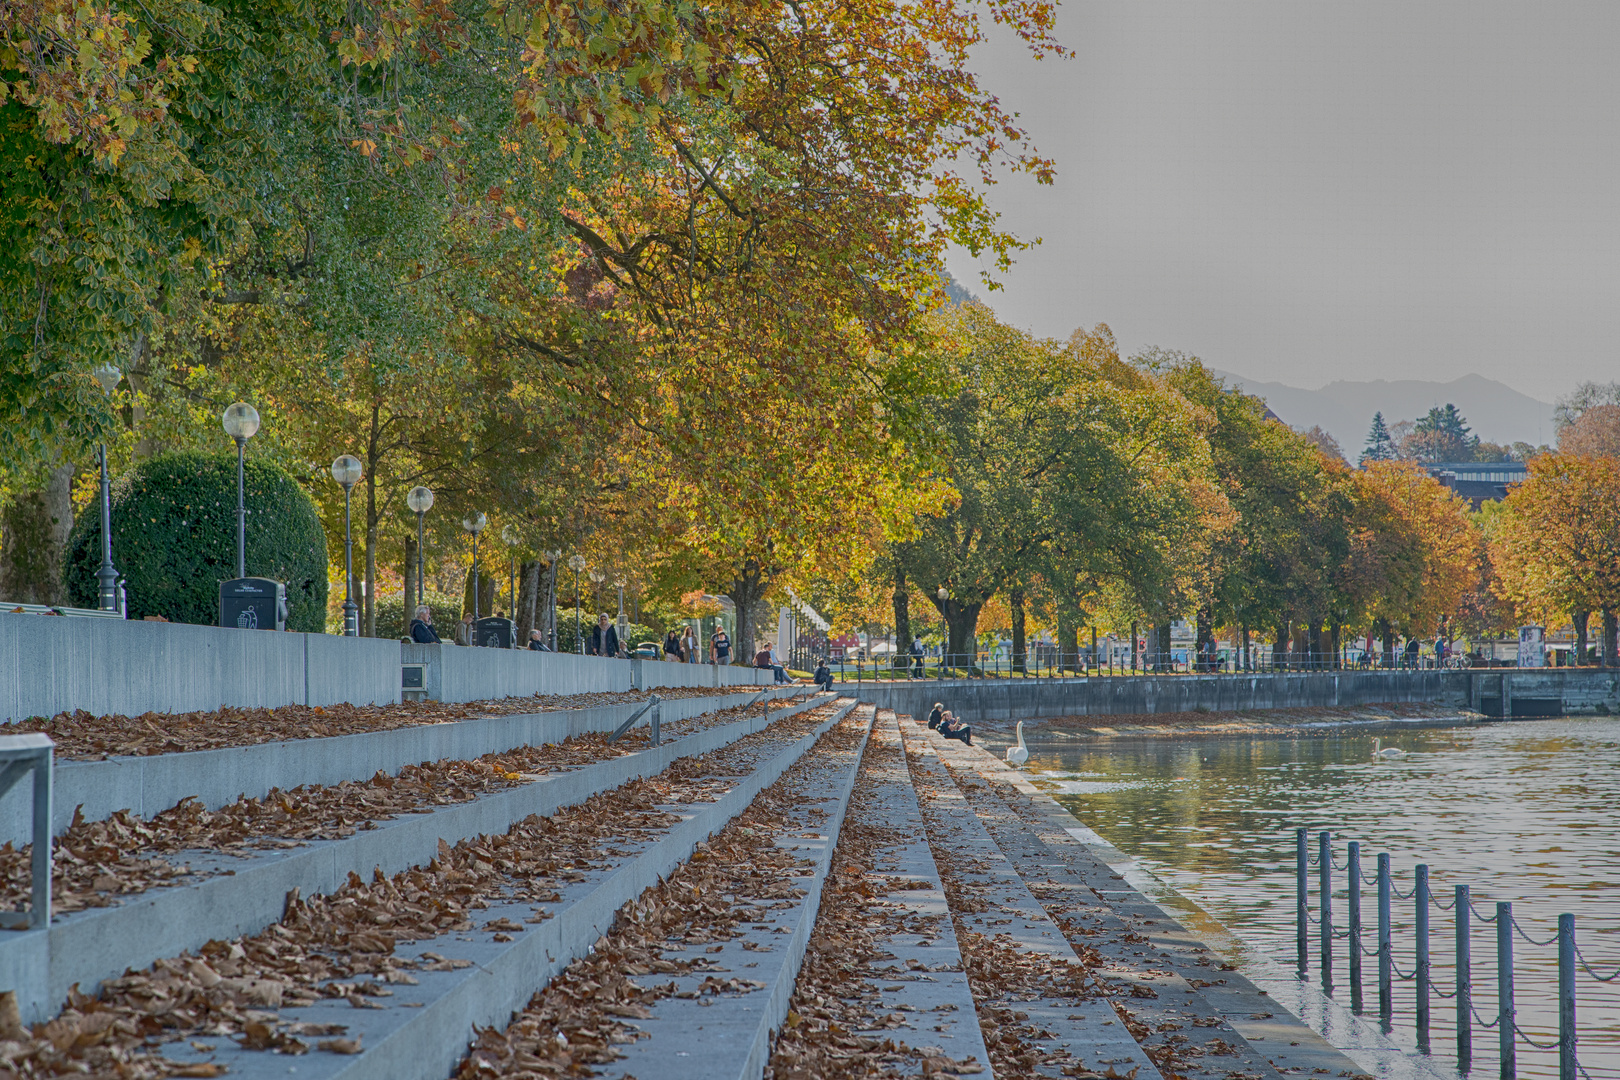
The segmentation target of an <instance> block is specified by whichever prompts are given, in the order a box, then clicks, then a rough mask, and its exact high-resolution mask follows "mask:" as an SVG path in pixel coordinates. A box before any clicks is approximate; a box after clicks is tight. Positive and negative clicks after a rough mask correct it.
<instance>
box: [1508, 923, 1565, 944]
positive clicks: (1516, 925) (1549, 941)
mask: <svg viewBox="0 0 1620 1080" xmlns="http://www.w3.org/2000/svg"><path fill="white" fill-rule="evenodd" d="M1513 929H1514V930H1516V931H1518V934H1519V936H1520V937H1522V938H1524V940H1526V941H1528V942H1529V943H1530V944H1532V945H1538V946H1539V945H1552V944H1555V943H1556V942H1557V941H1558V935H1557V934H1554V935H1553V936H1552V937H1550V938H1548V939H1547V940H1546V941H1537V940H1536V939H1535V938H1533V937H1531V936H1530V935H1529V934H1527V933H1525V932H1524V927H1522V926H1520V925H1519V920H1518V919H1517V918H1514V920H1513Z"/></svg>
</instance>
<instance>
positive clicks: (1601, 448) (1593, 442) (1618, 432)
mask: <svg viewBox="0 0 1620 1080" xmlns="http://www.w3.org/2000/svg"><path fill="white" fill-rule="evenodd" d="M1558 450H1559V452H1560V453H1563V454H1573V455H1575V456H1577V457H1606V458H1620V405H1594V406H1592V407H1591V408H1589V409H1586V410H1584V411H1582V412H1581V414H1580V416H1579V417H1578V418H1576V419H1574V420H1572V421H1570V422H1569V423H1568V424H1565V425H1564V426H1563V427H1561V428H1560V429H1559V430H1558Z"/></svg>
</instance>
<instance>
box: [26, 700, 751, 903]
mask: <svg viewBox="0 0 1620 1080" xmlns="http://www.w3.org/2000/svg"><path fill="white" fill-rule="evenodd" d="M744 712H745V710H744V709H743V707H741V706H733V707H732V708H729V709H724V710H720V711H719V712H716V713H707V714H705V715H703V716H701V717H695V718H693V719H692V720H690V721H683V722H682V723H681V724H680V725H678V726H676V725H672V726H671V727H672V731H671V737H674V736H677V735H680V734H685V733H690V732H691V731H694V730H697V729H699V728H702V727H706V726H710V725H714V724H725V723H731V722H734V721H736V720H740V719H742V718H743V716H744ZM648 741H649V735H648V733H647V730H646V729H645V728H636V729H635V730H633V731H630V732H628V733H627V734H626V735H625V736H624V737H623V738H621V739H620V740H619V741H618V742H617V743H614V744H612V745H609V743H608V737H607V736H606V735H603V734H600V733H594V732H593V733H590V734H586V735H576V736H573V737H571V738H569V739H566V740H564V741H563V742H561V743H557V744H553V745H547V746H525V747H519V748H517V749H515V750H510V751H506V752H503V753H499V754H486V755H485V756H483V757H481V758H478V759H476V760H473V761H453V760H444V761H438V762H433V763H429V764H423V765H410V766H407V767H406V768H405V769H403V770H401V771H400V773H399V774H398V775H397V776H389V775H388V774H386V773H382V772H379V773H378V774H377V775H375V776H373V777H372V778H371V779H370V780H363V781H346V782H344V783H341V784H332V785H327V786H322V785H314V784H311V785H304V786H300V787H297V788H293V789H292V790H290V791H282V790H280V789H272V790H271V791H270V793H269V794H267V795H266V796H265V797H264V798H262V799H249V798H243V799H238V800H237V801H236V802H234V803H231V804H229V805H228V806H223V807H221V808H219V809H218V810H207V809H204V808H203V806H202V805H201V804H200V803H198V802H197V801H195V800H192V799H187V800H185V801H182V802H181V803H180V804H179V805H178V806H174V807H172V808H170V809H168V810H165V811H164V812H163V813H161V814H158V815H157V816H155V817H153V818H152V819H151V820H145V819H142V818H140V817H138V816H137V815H135V814H132V813H130V812H128V811H120V812H119V813H116V814H114V815H113V816H112V817H110V818H106V819H103V820H101V821H88V822H87V821H85V820H83V818H81V817H79V816H77V815H75V817H74V819H73V823H72V825H71V826H69V828H68V829H67V830H66V831H65V832H63V833H62V835H60V836H59V837H57V840H56V849H55V852H54V865H53V872H52V876H51V889H52V906H53V907H54V909H55V910H56V911H58V912H63V913H65V912H70V911H78V910H81V909H83V908H87V907H106V906H108V905H110V904H113V903H116V902H117V897H119V896H129V895H133V894H135V893H141V892H145V891H146V890H148V889H152V888H156V887H159V886H161V885H165V884H171V883H174V882H175V881H176V880H177V879H181V878H185V877H186V876H187V875H188V874H190V870H189V868H188V867H186V866H184V865H176V864H175V863H173V862H171V861H169V859H168V858H167V857H166V856H170V855H173V854H176V853H178V852H183V851H204V850H207V851H223V852H234V851H241V850H243V849H246V848H249V847H277V846H288V845H290V844H292V843H296V842H299V841H305V840H329V839H339V838H342V837H345V836H349V835H351V834H353V833H354V831H355V830H356V829H365V828H373V827H375V825H374V823H375V822H377V821H382V820H386V819H388V818H392V817H396V816H398V815H400V814H410V813H422V812H426V811H430V810H432V809H434V808H435V807H439V806H447V805H450V804H452V803H459V802H466V801H467V800H469V799H475V798H477V797H479V796H480V795H485V794H488V793H489V792H491V791H497V790H500V789H502V788H507V787H512V786H515V785H518V784H526V783H529V782H530V781H533V780H537V779H540V778H541V777H543V776H545V775H547V774H550V773H557V772H562V771H565V770H568V769H574V768H580V767H583V766H586V765H591V764H595V763H597V762H600V761H605V760H607V759H609V758H612V757H617V756H620V755H623V754H629V753H634V752H636V751H638V750H644V749H646V748H647V746H648ZM692 767H696V766H692ZM678 768H679V766H678ZM31 849H32V845H24V846H23V847H21V848H17V847H15V846H13V845H12V844H10V843H9V842H8V843H7V844H6V845H4V846H3V847H0V904H3V905H8V906H13V907H15V906H16V905H18V904H21V903H23V902H25V901H26V900H27V899H28V896H29V889H30V887H31V883H32V881H33V872H32V867H31V865H30V859H31Z"/></svg>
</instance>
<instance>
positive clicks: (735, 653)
mask: <svg viewBox="0 0 1620 1080" xmlns="http://www.w3.org/2000/svg"><path fill="white" fill-rule="evenodd" d="M767 584H769V581H768V578H767V576H766V573H765V570H764V568H763V567H761V566H760V565H759V562H758V561H757V560H755V559H749V560H747V561H746V562H744V563H743V564H742V566H741V567H739V568H738V571H737V575H736V576H735V577H733V578H732V579H731V584H730V585H729V586H727V587H726V595H727V596H729V597H731V602H732V603H733V604H735V605H736V606H737V640H736V641H733V642H732V643H731V661H732V663H734V664H752V663H753V662H754V608H755V606H756V605H757V604H758V603H759V600H760V598H762V597H763V596H764V595H765V587H766V585H767Z"/></svg>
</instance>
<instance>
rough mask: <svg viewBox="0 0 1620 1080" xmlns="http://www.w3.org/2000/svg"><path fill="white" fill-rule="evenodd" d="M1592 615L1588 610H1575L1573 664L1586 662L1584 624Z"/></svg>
mask: <svg viewBox="0 0 1620 1080" xmlns="http://www.w3.org/2000/svg"><path fill="white" fill-rule="evenodd" d="M1591 617H1592V613H1591V612H1590V611H1577V612H1575V614H1574V617H1573V621H1574V623H1575V664H1576V666H1577V667H1578V666H1580V665H1581V664H1584V663H1586V624H1587V620H1588V619H1590V618H1591Z"/></svg>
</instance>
